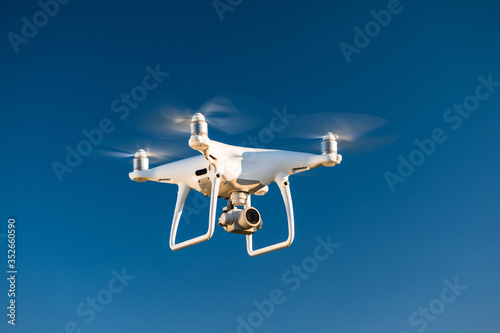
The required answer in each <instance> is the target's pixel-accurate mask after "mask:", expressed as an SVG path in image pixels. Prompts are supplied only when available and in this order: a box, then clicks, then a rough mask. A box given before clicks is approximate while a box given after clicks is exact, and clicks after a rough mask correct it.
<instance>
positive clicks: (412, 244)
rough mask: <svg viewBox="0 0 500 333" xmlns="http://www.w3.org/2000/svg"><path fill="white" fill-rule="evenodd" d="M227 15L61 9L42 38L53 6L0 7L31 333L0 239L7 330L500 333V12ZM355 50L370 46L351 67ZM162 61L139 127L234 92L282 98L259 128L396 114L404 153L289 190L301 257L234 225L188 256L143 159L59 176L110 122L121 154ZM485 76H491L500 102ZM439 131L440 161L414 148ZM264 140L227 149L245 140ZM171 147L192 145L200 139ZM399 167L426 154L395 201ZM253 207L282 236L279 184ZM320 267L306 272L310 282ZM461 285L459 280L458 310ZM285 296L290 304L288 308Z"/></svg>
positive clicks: (375, 5) (271, 233)
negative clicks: (120, 105) (158, 112)
mask: <svg viewBox="0 0 500 333" xmlns="http://www.w3.org/2000/svg"><path fill="white" fill-rule="evenodd" d="M61 2H63V1H61ZM42 3H45V2H43V0H42ZM48 3H50V1H48ZM231 3H232V5H230V4H229V2H227V1H220V2H219V3H218V5H219V6H222V7H220V8H226V9H228V8H230V10H229V9H228V10H226V11H224V12H223V13H222V14H221V13H219V14H220V15H222V17H223V20H221V16H220V15H219V14H218V13H217V10H216V9H215V8H214V4H213V3H212V1H208V0H207V1H184V2H180V1H176V2H173V1H142V2H139V1H120V2H118V1H109V2H106V3H104V4H103V3H101V2H98V1H85V2H79V1H70V2H68V3H66V4H59V8H58V12H57V13H55V6H53V5H52V7H47V8H49V10H52V11H53V17H50V18H49V16H48V15H45V18H47V22H43V19H44V16H43V14H37V13H38V12H40V10H42V9H41V7H40V4H39V3H37V2H36V1H20V2H19V1H17V2H16V1H4V2H2V4H1V5H0V8H1V10H0V13H1V14H0V15H1V20H0V30H1V31H2V33H3V36H4V37H3V39H2V42H1V43H0V54H1V59H2V61H1V63H0V67H1V74H2V75H1V76H0V81H1V86H2V98H1V100H0V110H1V112H2V113H1V117H2V121H1V124H2V125H1V126H2V130H1V135H2V140H1V142H2V153H3V156H4V158H3V159H2V161H3V163H1V164H0V170H1V171H2V174H3V175H4V176H3V177H2V181H1V184H2V189H3V190H2V191H1V194H0V197H1V202H2V204H1V205H0V212H1V216H2V220H3V222H2V224H0V225H1V227H0V236H2V234H1V233H3V234H5V233H6V232H7V231H6V230H7V229H6V228H7V220H8V218H10V217H14V218H15V219H16V221H17V222H16V223H17V261H18V263H17V265H18V270H19V273H18V275H17V293H16V300H17V304H18V307H17V311H18V312H17V321H16V323H17V325H16V326H17V327H15V328H14V327H11V325H8V324H7V320H6V315H5V313H6V309H5V308H6V306H7V304H8V303H7V302H8V298H7V296H6V291H7V289H8V285H7V282H6V280H5V276H6V271H7V268H6V259H5V257H6V252H7V248H6V240H5V238H2V237H0V241H1V243H0V247H1V249H2V250H1V251H2V252H3V253H2V254H1V255H0V257H1V258H3V259H1V269H0V304H1V308H2V310H1V317H0V318H3V319H2V321H1V322H0V327H2V331H6V332H9V331H15V330H17V331H18V332H47V333H48V332H53V333H56V332H57V333H59V332H72V331H74V332H79V330H81V332H96V333H100V332H123V333H128V332H228V333H229V332H245V333H247V332H259V333H260V332H281V331H287V332H305V331H313V332H343V333H351V332H352V333H357V332H371V333H377V332H384V333H386V332H394V333H401V332H408V333H410V332H424V331H427V332H457V333H462V332H463V333H465V332H481V333H497V332H498V327H499V324H500V322H499V319H498V313H497V312H498V311H497V309H498V308H499V306H500V303H499V299H500V297H499V296H500V287H499V285H498V281H499V278H500V270H499V268H498V257H499V254H500V246H499V242H498V239H499V236H500V227H499V216H500V215H499V213H500V209H499V205H498V199H499V191H498V188H499V185H500V178H499V177H498V173H497V170H496V167H497V165H498V163H499V162H500V158H499V153H500V146H499V139H500V137H499V134H498V133H499V132H498V125H499V121H500V115H499V112H498V110H499V108H500V87H496V86H495V83H494V82H497V81H500V63H499V61H498V59H499V57H500V47H499V43H498V40H499V38H500V26H499V23H498V15H499V14H500V7H499V5H498V4H497V3H495V2H493V1H463V2H460V3H457V2H456V1H443V2H440V3H439V4H436V3H432V2H430V1H422V0H418V1H415V0H414V1H407V0H402V1H401V2H400V3H399V5H398V4H397V3H396V2H394V1H389V2H387V1H375V2H374V1H351V2H339V1H332V2H327V1H323V2H320V3H311V4H310V3H306V2H298V1H295V2H293V1H292V2H290V1H273V2H272V3H269V2H268V1H247V0H243V1H232V2H231ZM52 4H53V2H52ZM224 4H225V6H226V7H224ZM219 10H222V9H219ZM389 10H391V11H392V14H391V19H390V22H388V19H387V16H385V18H386V20H385V23H384V25H386V26H385V27H381V25H380V24H373V23H370V22H371V21H374V20H375V19H374V16H373V14H371V11H374V12H375V13H381V11H384V12H382V13H391V12H390V11H389ZM378 15H379V16H380V15H382V16H383V14H378ZM34 16H35V19H38V20H42V21H38V22H39V25H40V26H39V27H38V28H37V30H38V31H37V32H36V33H35V32H34V31H31V32H30V31H28V30H29V28H25V31H24V33H28V35H29V33H31V35H29V38H26V37H23V31H22V29H23V25H24V24H25V22H24V21H23V20H22V18H23V17H26V18H27V20H28V21H30V22H33V18H34ZM375 16H377V14H376V15H375ZM367 24H368V27H371V29H375V30H372V31H371V32H370V31H369V34H371V36H372V37H369V38H370V41H369V42H368V41H367V40H365V41H364V43H362V42H360V40H359V39H360V38H361V39H362V37H358V38H357V39H356V34H357V32H356V30H354V29H355V28H356V27H358V28H359V29H361V30H362V31H364V32H365V33H366V30H365V29H366V27H367ZM377 27H379V29H377ZM26 29H28V30H26ZM369 29H370V28H369ZM11 33H13V34H16V35H17V37H13V36H14V35H13V34H11ZM9 36H10V37H9ZM13 38H14V39H13ZM15 38H17V39H15ZM22 38H26V39H24V40H23V39H22ZM13 40H14V42H13ZM21 40H23V42H20V41H21ZM356 40H357V41H358V46H356ZM341 43H345V44H349V45H350V46H351V47H352V48H356V49H357V51H356V52H354V53H352V54H351V55H350V56H348V57H346V56H345V54H344V53H343V51H342V48H341V46H340V45H341ZM360 43H361V44H360ZM345 44H343V45H345ZM360 45H361V46H362V47H361V46H360ZM16 51H17V52H16ZM348 58H349V59H348ZM348 60H349V62H348ZM147 66H150V67H151V68H155V66H159V68H160V70H161V71H164V72H168V73H169V75H168V76H167V77H164V78H163V81H162V82H161V83H160V84H158V86H157V87H156V88H155V89H153V90H151V91H149V92H148V96H147V97H146V99H145V100H144V102H141V103H142V104H141V106H138V107H137V109H134V110H131V111H132V112H133V111H138V112H142V111H141V110H144V106H145V105H148V103H150V102H151V101H154V100H157V99H162V98H165V96H178V97H179V98H182V99H183V100H184V101H185V103H186V104H188V105H189V106H191V107H193V108H196V107H198V106H199V105H201V104H202V103H203V102H204V101H206V100H207V99H208V98H210V97H211V96H213V95H214V94H218V93H220V92H226V93H232V94H240V95H244V96H250V97H252V98H255V99H258V100H261V101H263V102H265V103H266V104H267V105H268V106H269V108H268V109H267V111H266V110H260V111H259V112H260V113H259V114H260V115H261V116H262V117H263V124H264V126H265V123H266V121H269V119H270V118H271V117H272V112H271V109H272V108H273V107H275V108H277V109H280V110H282V109H283V107H285V106H286V108H287V110H288V111H289V112H290V113H293V114H307V113H317V112H347V113H365V114H370V115H374V116H377V117H382V118H385V119H387V120H388V121H389V122H390V126H391V130H393V131H396V132H397V133H399V137H398V140H397V141H396V142H394V143H393V144H392V145H390V146H388V147H384V148H381V149H379V150H375V151H371V152H367V153H364V154H349V153H348V152H346V153H345V154H344V160H343V162H342V164H341V165H339V166H336V167H334V168H328V169H327V168H323V169H322V170H315V171H314V172H312V173H311V174H312V176H311V177H299V176H294V177H291V178H290V182H291V189H292V197H293V201H294V208H295V219H296V237H295V241H294V243H293V244H292V246H291V247H290V248H287V249H285V250H281V251H277V252H274V253H271V254H267V255H263V256H260V257H256V258H251V257H249V256H248V254H247V253H246V248H245V242H244V238H243V237H242V236H239V235H233V234H228V233H226V232H225V231H224V230H223V229H222V228H220V227H217V229H216V232H215V235H214V236H213V238H212V239H211V240H210V241H209V242H205V243H202V244H199V245H197V246H194V247H191V248H187V249H185V250H181V251H177V252H172V251H171V250H170V249H169V247H168V237H169V232H170V225H171V219H172V214H173V208H174V204H175V197H176V187H175V186H173V185H164V184H156V183H144V184H139V183H135V182H131V181H130V180H129V178H128V172H129V171H130V170H131V164H130V163H128V162H127V161H123V160H122V161H120V160H113V159H107V158H103V157H102V156H99V154H97V152H95V151H94V152H93V153H92V154H90V155H89V156H87V157H84V158H83V159H82V161H81V163H79V164H78V166H76V167H74V168H73V171H72V172H71V173H65V174H64V176H63V180H62V182H60V181H59V180H58V177H57V176H56V174H55V172H54V170H53V167H52V163H53V162H54V161H58V162H60V163H64V159H65V157H66V150H65V147H66V146H70V147H76V146H77V144H78V143H79V142H80V141H82V140H83V139H85V137H84V136H83V134H82V130H89V131H90V130H92V129H95V128H97V127H98V126H99V123H100V122H101V121H102V119H109V120H110V121H111V123H112V125H113V126H114V129H113V130H112V131H111V133H109V134H105V140H114V139H121V138H125V139H127V138H129V139H130V138H133V137H135V136H136V135H137V133H134V132H133V131H131V130H130V129H129V126H128V124H127V123H126V122H124V121H122V120H121V119H120V117H119V116H120V113H116V112H113V109H112V107H111V104H112V103H113V101H114V100H115V99H117V98H120V96H121V94H127V93H130V92H131V89H133V88H134V87H136V86H137V85H140V84H142V80H143V78H144V76H145V75H146V74H148V71H147V70H146V67H147ZM478 77H482V78H483V79H484V80H488V77H490V79H489V80H490V81H493V83H490V85H489V86H488V87H489V89H491V90H488V87H486V86H485V85H484V83H482V82H483V81H484V80H483V81H481V80H480V79H478ZM479 85H482V88H479V91H480V93H482V95H481V96H485V94H487V95H488V96H487V97H484V98H483V99H482V100H479V99H477V97H474V96H476V94H477V90H476V88H477V87H478V86H479ZM470 96H473V97H470ZM465 101H467V103H472V104H469V106H468V107H469V108H470V109H473V111H471V112H468V111H467V110H466V111H465V112H464V111H462V112H464V114H466V115H467V116H466V117H467V118H464V117H463V116H460V118H459V119H461V120H460V125H458V121H459V120H457V118H456V117H457V115H459V113H455V112H454V111H448V110H449V109H450V108H452V109H453V105H454V104H455V103H456V104H462V103H464V102H465ZM475 101H477V102H478V103H477V104H474V103H475ZM245 112H247V113H250V112H252V111H250V110H249V111H245ZM452 116H454V117H455V118H450V117H452ZM453 127H456V128H455V129H454V128H453ZM436 129H438V131H439V129H441V132H440V133H441V135H440V137H441V138H442V137H443V136H446V140H444V142H442V143H436V144H435V151H434V152H433V153H432V154H430V156H426V155H423V153H418V152H415V151H418V146H417V145H416V144H415V142H414V141H415V140H421V141H422V140H428V139H429V138H432V136H433V134H432V133H433V132H434V131H435V130H436ZM258 131H259V128H257V129H255V130H254V132H249V133H242V134H241V135H236V136H229V135H223V134H221V133H220V132H219V133H218V132H217V131H213V133H214V137H215V138H216V139H217V140H220V141H223V142H226V143H230V144H238V143H240V142H242V141H243V140H245V138H246V137H247V136H248V135H252V133H253V134H255V133H258ZM211 133H212V132H211ZM426 142H427V141H426ZM165 144H166V145H171V146H176V145H179V144H185V145H187V137H186V140H185V141H179V142H166V143H165ZM272 147H273V143H272V142H271V143H270V144H269V148H272ZM339 149H340V152H341V153H343V152H342V147H339ZM412 154H413V155H412ZM419 154H420V155H419ZM400 156H401V157H402V158H404V159H406V160H408V159H409V158H410V156H413V158H418V157H419V156H424V157H423V161H422V163H421V164H420V163H419V164H420V165H418V166H417V167H415V170H414V171H413V172H409V173H410V174H409V175H407V176H405V177H404V182H397V183H395V185H394V186H393V188H392V189H391V186H389V184H388V182H387V181H386V176H384V175H387V172H391V173H392V174H393V175H399V177H402V176H401V175H400V174H398V166H399V164H400V160H399V157H400ZM191 195H193V193H191ZM190 200H191V199H190V198H188V204H189V202H190ZM219 204H220V205H223V200H220V202H219ZM254 205H255V207H256V208H258V209H259V210H260V211H261V213H262V216H263V219H264V229H262V230H261V231H259V233H257V234H256V236H255V237H256V239H258V241H257V240H256V241H257V242H258V243H259V244H270V243H272V242H276V241H280V240H282V239H283V238H285V237H286V236H285V235H286V221H285V219H284V218H285V212H284V207H283V204H282V201H281V197H280V195H279V191H278V190H277V188H276V187H275V186H274V187H272V188H271V190H270V192H269V193H268V194H267V195H266V196H264V197H262V198H257V199H255V200H254ZM206 216H208V212H207V211H202V212H200V214H199V215H197V216H195V217H194V218H193V220H192V221H191V223H189V224H183V225H181V228H182V232H181V236H182V237H188V236H189V235H196V234H197V233H201V232H203V231H204V230H205V226H206V222H207V221H206ZM318 237H319V238H321V239H323V240H324V241H327V239H328V237H330V240H331V242H333V243H335V244H336V246H337V247H336V248H335V250H334V251H333V253H331V254H330V255H329V256H328V258H327V259H325V260H324V261H317V260H316V259H311V258H314V253H315V250H316V248H317V247H318V246H319V244H320V243H318V240H317V239H318ZM325 251H326V250H325ZM322 253H323V254H325V253H326V252H322ZM314 263H316V264H317V265H314ZM303 264H304V265H306V268H307V269H309V270H310V271H311V272H310V273H307V274H308V275H306V273H304V268H302V269H301V273H294V272H298V271H297V268H294V266H296V267H300V266H302V265H303ZM307 265H312V266H307ZM116 275H121V281H122V282H120V279H117V278H116ZM123 275H125V276H126V277H123ZM127 277H128V280H127ZM292 278H294V279H293V280H291V279H292ZM445 280H446V281H447V282H444V281H445ZM291 281H294V282H291ZM298 281H300V285H299V284H298ZM120 283H121V285H120ZM449 284H455V285H456V284H458V285H459V287H458V289H457V287H456V286H455V287H454V288H455V289H454V290H455V293H453V291H452V290H451V288H450V287H449ZM465 286H466V287H465ZM120 287H123V288H120ZM446 288H448V289H446ZM460 288H462V289H460ZM111 289H112V290H114V291H115V292H113V293H112V292H110V290H111ZM445 289H446V290H445ZM118 290H119V291H120V292H118ZM273 291H274V294H275V296H276V293H278V294H279V295H280V297H274V298H273V297H271V294H272V293H273ZM280 292H281V293H280ZM110 295H111V297H112V299H109V297H108V296H110ZM443 295H444V296H443ZM99 297H100V299H101V300H104V301H105V303H109V304H106V305H105V306H102V307H101V306H99V305H97V309H99V311H97V310H94V311H92V310H89V309H91V306H90V305H88V304H87V302H88V299H89V298H90V299H92V298H99ZM106 297H108V298H106ZM443 297H444V298H443ZM271 299H274V300H275V301H276V300H278V301H279V302H278V303H280V304H275V305H273V307H274V309H273V311H271V310H270V308H269V307H268V308H267V310H266V308H265V305H266V304H267V305H269V304H270V303H269V302H270V300H271ZM451 299H453V301H451ZM445 300H446V301H447V302H445ZM108 301H109V302H108ZM254 301H256V302H257V303H258V304H264V305H263V306H264V310H262V309H261V310H259V306H256V305H255V303H254ZM82 304H83V305H82ZM426 308H429V309H430V310H428V311H430V312H428V314H427V315H424V314H423V312H421V311H426V310H425V309H426ZM78 309H80V311H78ZM82 311H83V313H84V314H82ZM270 312H272V313H270ZM90 313H94V315H90ZM239 318H240V319H239ZM242 321H243V322H244V324H241V322H242Z"/></svg>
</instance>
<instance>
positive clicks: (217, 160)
mask: <svg viewBox="0 0 500 333" xmlns="http://www.w3.org/2000/svg"><path fill="white" fill-rule="evenodd" d="M190 127H191V137H190V139H189V146H190V147H191V148H193V149H194V150H197V151H199V152H200V153H201V154H202V155H200V156H195V157H190V158H186V159H182V160H179V161H176V162H172V163H168V164H165V165H161V166H158V167H155V168H152V169H149V159H148V154H147V153H146V151H144V150H143V149H140V150H138V151H137V152H136V153H135V158H134V171H133V172H131V173H130V174H129V176H130V179H132V180H134V181H136V182H145V181H148V180H150V181H156V182H160V183H168V184H177V185H178V187H179V189H178V194H177V202H176V205H175V212H174V218H173V222H172V229H171V232H170V248H171V249H172V250H174V251H177V250H180V249H183V248H185V247H188V246H191V245H195V244H198V243H201V242H204V241H207V240H209V239H210V238H211V237H212V235H213V233H214V229H215V220H216V209H217V199H218V198H224V199H227V200H228V205H227V207H225V208H224V209H223V213H222V215H221V217H220V218H219V225H220V226H222V227H224V229H225V230H226V231H228V232H230V233H236V234H243V235H246V241H247V251H248V254H249V255H251V256H258V255H261V254H264V253H268V252H271V251H275V250H279V249H283V248H285V247H288V246H290V244H292V242H293V239H294V235H295V231H294V217H293V206H292V197H291V194H290V183H289V181H288V176H290V175H293V174H296V173H299V172H303V171H307V170H310V169H314V168H317V167H320V166H326V167H332V166H334V165H336V164H338V163H340V162H341V160H342V156H341V155H339V154H337V141H336V140H335V136H334V135H333V134H332V133H330V132H329V133H327V134H326V135H325V136H324V137H323V141H322V143H321V154H310V153H301V152H292V151H285V150H272V149H255V148H245V147H238V146H231V145H227V144H224V143H221V142H217V141H213V140H210V139H209V138H208V125H207V122H206V121H205V117H204V116H203V115H202V114H201V113H196V114H195V115H194V116H193V117H192V119H191V124H190ZM272 182H276V184H277V185H278V187H279V188H280V190H281V194H282V196H283V200H284V202H285V207H286V214H287V218H288V238H287V239H286V240H285V241H283V242H280V243H277V244H274V245H270V246H266V247H264V248H261V249H254V248H253V245H252V236H253V234H254V233H255V232H256V231H257V230H259V229H260V228H261V227H262V219H261V216H260V213H259V211H258V210H257V209H255V208H253V207H251V200H250V198H251V196H252V195H253V194H255V195H259V196H261V195H264V194H266V193H267V191H268V185H269V184H270V183H272ZM191 189H194V190H196V191H198V192H200V193H202V194H203V195H205V196H207V197H208V196H210V215H209V221H208V231H207V232H206V234H204V235H201V236H198V237H195V238H193V239H189V240H186V241H183V242H180V243H176V235H177V229H178V226H179V221H180V218H181V215H182V210H183V207H184V203H185V201H186V198H187V196H188V193H189V191H190V190H191Z"/></svg>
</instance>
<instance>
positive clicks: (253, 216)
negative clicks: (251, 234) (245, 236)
mask: <svg viewBox="0 0 500 333" xmlns="http://www.w3.org/2000/svg"><path fill="white" fill-rule="evenodd" d="M245 217H246V219H247V221H248V223H250V224H253V225H255V224H256V223H258V222H259V221H260V214H259V212H258V211H257V209H255V208H250V209H248V210H247V212H246V214H245Z"/></svg>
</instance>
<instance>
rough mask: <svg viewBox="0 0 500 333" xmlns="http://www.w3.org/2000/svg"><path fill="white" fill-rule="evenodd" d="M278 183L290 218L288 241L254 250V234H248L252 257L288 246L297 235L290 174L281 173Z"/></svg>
mask: <svg viewBox="0 0 500 333" xmlns="http://www.w3.org/2000/svg"><path fill="white" fill-rule="evenodd" d="M275 181H276V184H278V186H279V188H280V191H281V195H282V196H283V201H284V202H285V208H286V215H287V219H288V238H287V240H286V241H284V242H281V243H277V244H274V245H270V246H266V247H263V248H261V249H257V250H254V249H253V242H252V235H247V251H248V254H249V255H251V256H252V257H255V256H259V255H261V254H264V253H268V252H272V251H276V250H280V249H283V248H285V247H288V246H290V245H291V244H292V242H293V238H294V237H295V224H294V218H293V205H292V195H291V194H290V183H289V181H288V175H286V174H280V175H278V176H277V177H276V179H275Z"/></svg>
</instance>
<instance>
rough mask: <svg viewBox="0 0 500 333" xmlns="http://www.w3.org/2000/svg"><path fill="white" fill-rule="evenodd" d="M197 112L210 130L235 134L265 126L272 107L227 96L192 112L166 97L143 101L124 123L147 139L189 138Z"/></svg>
mask: <svg viewBox="0 0 500 333" xmlns="http://www.w3.org/2000/svg"><path fill="white" fill-rule="evenodd" d="M197 112H201V113H202V114H203V115H204V116H205V118H206V119H207V122H208V124H209V126H210V128H211V129H216V130H219V131H221V132H224V133H227V134H230V135H235V134H239V133H243V132H247V131H250V130H252V129H254V128H256V127H258V126H260V125H262V124H263V119H264V118H265V117H264V115H266V114H268V113H270V112H271V107H270V106H269V105H267V104H266V103H264V102H262V101H260V100H258V99H256V98H251V97H248V96H244V95H237V94H227V93H226V94H224V95H219V96H216V97H213V98H211V99H209V100H208V101H207V102H205V103H203V104H202V105H201V107H200V108H198V109H192V108H190V107H187V106H183V103H181V102H179V101H174V98H173V97H168V96H167V97H162V98H161V99H156V100H151V101H147V102H144V103H143V104H141V105H140V106H139V107H138V108H137V109H136V110H134V111H132V112H131V113H130V115H129V116H128V117H127V118H125V119H124V123H125V124H126V125H127V126H128V127H129V128H130V129H132V130H133V131H135V132H137V133H140V134H143V135H147V136H152V137H158V138H169V139H173V138H186V137H187V136H188V135H189V133H190V127H189V124H190V123H191V117H192V116H193V115H194V114H195V113H197Z"/></svg>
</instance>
